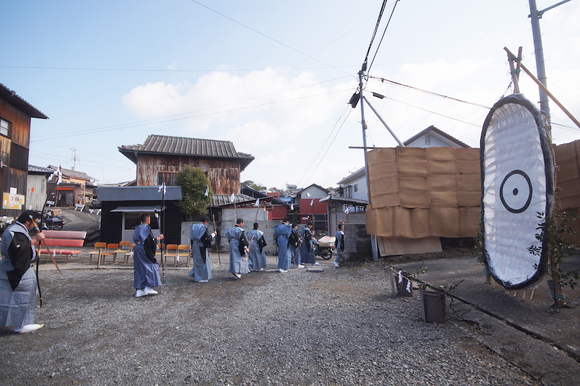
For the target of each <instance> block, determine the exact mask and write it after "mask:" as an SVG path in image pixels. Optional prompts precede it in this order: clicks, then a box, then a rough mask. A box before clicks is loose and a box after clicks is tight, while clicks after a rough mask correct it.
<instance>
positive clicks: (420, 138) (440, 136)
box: [403, 125, 470, 148]
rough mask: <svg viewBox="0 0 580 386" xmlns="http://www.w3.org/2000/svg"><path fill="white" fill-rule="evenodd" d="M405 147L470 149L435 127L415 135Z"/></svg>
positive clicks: (407, 141)
mask: <svg viewBox="0 0 580 386" xmlns="http://www.w3.org/2000/svg"><path fill="white" fill-rule="evenodd" d="M403 145H405V147H460V148H461V147H463V148H466V147H470V146H469V145H466V144H465V143H463V142H461V141H460V140H458V139H457V138H454V137H452V136H450V135H449V134H447V133H445V132H443V131H441V130H439V129H438V128H436V127H435V126H433V125H431V126H429V127H428V128H426V129H425V130H423V131H421V132H420V133H417V134H415V135H414V136H412V137H411V138H409V139H408V140H406V141H405V142H403Z"/></svg>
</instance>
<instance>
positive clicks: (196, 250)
mask: <svg viewBox="0 0 580 386" xmlns="http://www.w3.org/2000/svg"><path fill="white" fill-rule="evenodd" d="M208 223H209V217H207V216H203V217H202V218H201V222H200V223H197V224H193V225H192V226H191V231H190V232H189V238H190V240H191V255H192V257H193V268H192V269H191V271H190V272H189V276H190V277H192V278H193V281H194V282H197V283H207V282H208V281H209V280H210V279H211V265H210V262H209V252H208V248H211V244H212V240H213V239H214V237H215V236H216V234H217V232H215V231H214V232H213V233H209V230H208V228H207V224H208Z"/></svg>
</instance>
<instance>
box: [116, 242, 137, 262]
mask: <svg viewBox="0 0 580 386" xmlns="http://www.w3.org/2000/svg"><path fill="white" fill-rule="evenodd" d="M115 254H119V255H123V264H125V265H127V263H128V262H129V257H130V256H133V246H132V245H131V242H130V241H120V242H119V249H117V250H116V251H115ZM115 259H116V256H115Z"/></svg>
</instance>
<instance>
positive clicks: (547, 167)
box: [481, 96, 553, 288]
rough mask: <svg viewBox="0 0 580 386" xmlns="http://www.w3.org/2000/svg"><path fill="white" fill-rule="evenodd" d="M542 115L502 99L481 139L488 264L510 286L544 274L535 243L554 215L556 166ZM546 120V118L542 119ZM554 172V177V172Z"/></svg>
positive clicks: (516, 98) (524, 104)
mask: <svg viewBox="0 0 580 386" xmlns="http://www.w3.org/2000/svg"><path fill="white" fill-rule="evenodd" d="M538 115H539V112H538V111H537V110H535V108H534V107H533V105H532V104H531V103H530V102H529V101H527V100H525V99H523V97H521V96H510V97H507V98H504V99H502V100H501V101H499V102H498V103H496V105H495V106H494V108H493V109H492V110H491V111H490V113H489V115H488V117H487V119H486V124H485V125H484V130H483V132H482V138H481V157H482V160H481V162H482V174H483V178H482V194H483V197H482V223H483V234H484V253H485V258H486V263H487V266H488V268H489V269H490V271H491V273H492V275H493V277H494V278H495V279H496V280H497V281H499V282H500V283H502V285H504V287H506V288H521V287H523V286H526V285H528V284H530V283H532V282H534V281H536V280H537V279H538V278H539V276H541V269H542V266H543V264H542V255H539V256H538V255H534V254H532V253H530V252H529V248H530V247H531V246H536V247H539V248H540V249H542V245H541V243H540V242H539V241H538V240H537V239H536V234H537V233H538V230H537V227H538V224H539V223H540V222H541V220H540V219H539V218H538V213H544V214H546V213H551V212H548V211H551V201H550V200H551V196H552V194H553V168H552V164H551V162H552V161H551V158H549V159H548V160H546V154H547V153H548V157H550V156H549V152H546V151H545V149H546V148H547V141H546V138H545V132H544V131H543V128H541V126H539V125H538V122H541V121H538ZM540 119H541V117H540ZM549 171H551V173H552V174H550V173H549Z"/></svg>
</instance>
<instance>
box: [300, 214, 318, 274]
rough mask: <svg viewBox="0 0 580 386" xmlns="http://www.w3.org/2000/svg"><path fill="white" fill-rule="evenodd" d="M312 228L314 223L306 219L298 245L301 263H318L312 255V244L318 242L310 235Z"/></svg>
mask: <svg viewBox="0 0 580 386" xmlns="http://www.w3.org/2000/svg"><path fill="white" fill-rule="evenodd" d="M313 228H314V224H313V223H312V221H308V223H307V224H306V226H305V227H304V229H302V245H301V246H300V257H301V259H302V264H312V265H318V263H317V262H316V257H315V256H314V244H318V241H316V239H315V238H314V237H312V229H313Z"/></svg>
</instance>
